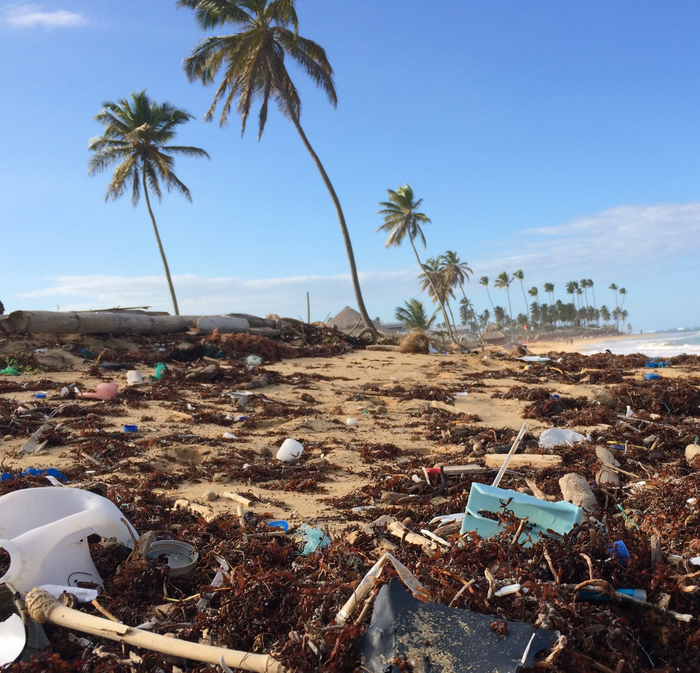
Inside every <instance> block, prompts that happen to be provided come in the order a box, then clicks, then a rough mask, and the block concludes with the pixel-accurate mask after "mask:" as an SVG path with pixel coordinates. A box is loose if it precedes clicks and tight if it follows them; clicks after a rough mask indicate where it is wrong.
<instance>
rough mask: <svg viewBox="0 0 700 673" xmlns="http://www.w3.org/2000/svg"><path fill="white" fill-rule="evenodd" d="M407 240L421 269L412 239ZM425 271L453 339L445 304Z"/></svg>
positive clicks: (421, 265)
mask: <svg viewBox="0 0 700 673" xmlns="http://www.w3.org/2000/svg"><path fill="white" fill-rule="evenodd" d="M408 240H409V241H410V242H411V247H412V248H413V253H414V254H415V256H416V260H418V266H420V268H421V269H423V264H422V262H421V261H420V257H419V256H418V250H416V246H415V245H414V244H413V239H412V238H411V237H410V235H409V237H408ZM423 271H425V276H426V278H427V279H428V282H429V283H430V287H431V288H433V292H434V293H435V299H437V302H438V304H439V306H440V308H441V309H442V316H443V318H444V319H445V326H446V327H447V333H448V334H449V335H450V339H452V340H453V341H454V335H453V334H452V327H451V326H450V319H449V318H448V317H447V311H445V304H444V302H443V301H442V297H440V294H439V293H438V291H437V288H436V287H435V285H434V284H433V279H432V278H431V277H430V273H429V272H428V271H426V270H425V269H423Z"/></svg>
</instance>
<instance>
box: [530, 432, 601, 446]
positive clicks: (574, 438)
mask: <svg viewBox="0 0 700 673" xmlns="http://www.w3.org/2000/svg"><path fill="white" fill-rule="evenodd" d="M584 441H590V439H589V438H587V437H584V436H583V435H581V434H579V433H578V432H574V431H573V430H564V429H562V428H549V429H548V430H545V431H544V432H542V434H541V435H540V446H541V447H542V448H543V449H553V448H554V447H556V446H562V445H567V446H574V445H575V444H580V443H581V442H584Z"/></svg>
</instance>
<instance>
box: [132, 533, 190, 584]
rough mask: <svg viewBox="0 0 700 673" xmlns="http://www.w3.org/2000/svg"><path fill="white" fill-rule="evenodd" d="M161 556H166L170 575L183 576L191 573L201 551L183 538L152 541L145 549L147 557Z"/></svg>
mask: <svg viewBox="0 0 700 673" xmlns="http://www.w3.org/2000/svg"><path fill="white" fill-rule="evenodd" d="M161 556H164V557H165V560H166V561H167V564H168V575H169V576H170V577H181V576H182V575H187V574H188V573H191V572H192V571H193V570H194V568H195V566H196V565H197V561H198V560H199V553H198V552H196V551H195V550H194V547H193V546H192V545H191V544H188V543H187V542H183V541H182V540H157V541H153V542H151V543H150V544H149V545H148V548H147V549H146V550H145V557H146V558H159V557H161Z"/></svg>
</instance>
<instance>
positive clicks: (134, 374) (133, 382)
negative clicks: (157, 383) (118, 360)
mask: <svg viewBox="0 0 700 673" xmlns="http://www.w3.org/2000/svg"><path fill="white" fill-rule="evenodd" d="M139 383H143V376H142V375H141V372H138V371H136V370H134V369H132V370H130V371H128V372H127V373H126V385H128V386H137V385H139Z"/></svg>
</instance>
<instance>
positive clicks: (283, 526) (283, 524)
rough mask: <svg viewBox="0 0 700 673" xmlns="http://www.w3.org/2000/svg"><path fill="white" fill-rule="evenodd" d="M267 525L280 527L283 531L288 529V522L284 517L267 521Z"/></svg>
mask: <svg viewBox="0 0 700 673" xmlns="http://www.w3.org/2000/svg"><path fill="white" fill-rule="evenodd" d="M267 525H268V526H271V527H272V528H280V529H281V530H283V531H284V532H285V533H286V532H287V531H288V530H289V522H287V521H285V520H284V519H278V520H277V521H268V522H267Z"/></svg>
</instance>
